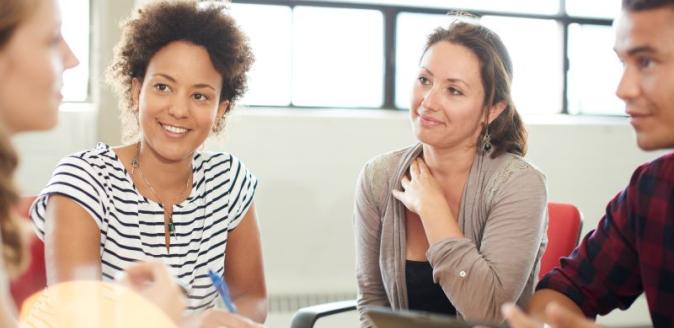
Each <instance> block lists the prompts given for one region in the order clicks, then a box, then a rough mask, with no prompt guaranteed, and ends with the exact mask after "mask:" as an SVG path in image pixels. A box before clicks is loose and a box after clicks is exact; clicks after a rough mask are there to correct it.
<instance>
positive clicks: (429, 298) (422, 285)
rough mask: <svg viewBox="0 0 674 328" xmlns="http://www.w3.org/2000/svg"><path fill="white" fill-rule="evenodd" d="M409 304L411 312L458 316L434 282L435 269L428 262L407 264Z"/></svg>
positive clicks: (408, 262)
mask: <svg viewBox="0 0 674 328" xmlns="http://www.w3.org/2000/svg"><path fill="white" fill-rule="evenodd" d="M405 277H406V284H407V303H408V305H409V309H410V310H416V311H426V312H433V313H440V314H447V315H456V309H455V308H454V306H453V305H452V303H450V302H449V300H448V299H447V296H446V295H445V292H443V291H442V288H440V285H438V284H436V283H434V282H433V268H432V267H431V264H430V263H428V262H419V261H410V260H407V261H406V262H405Z"/></svg>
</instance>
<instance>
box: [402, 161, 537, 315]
mask: <svg viewBox="0 0 674 328" xmlns="http://www.w3.org/2000/svg"><path fill="white" fill-rule="evenodd" d="M502 186H503V187H502V188H500V189H499V190H497V191H496V193H495V195H494V199H493V202H492V204H493V205H492V206H491V208H490V209H489V210H488V211H489V212H488V215H489V217H488V218H487V221H486V223H485V226H484V232H483V234H482V240H481V241H480V248H479V249H478V247H477V246H476V244H475V243H474V242H473V241H472V240H470V239H468V238H465V237H464V236H463V234H462V232H461V231H460V230H458V225H457V223H456V219H455V218H454V217H453V216H452V215H451V212H450V211H449V206H448V205H447V202H446V200H445V199H444V196H443V194H442V192H441V189H440V187H439V185H438V183H437V181H435V179H434V178H433V176H432V174H431V173H430V171H429V170H428V168H427V167H426V165H425V164H424V162H423V161H422V160H420V159H417V160H416V161H415V162H414V163H412V165H411V166H410V178H409V179H407V178H403V180H402V187H403V190H404V191H396V190H394V191H393V194H394V196H396V198H398V199H399V200H401V201H402V202H403V203H404V204H405V206H407V208H408V209H410V210H411V211H413V212H415V213H417V214H419V217H420V218H421V221H422V223H423V225H424V230H425V232H426V236H427V239H428V242H429V244H430V247H429V249H428V251H427V253H426V256H427V257H428V259H429V262H430V263H431V266H432V267H433V279H434V280H435V281H436V282H438V283H439V284H440V286H442V289H443V290H444V292H445V294H446V295H447V297H448V299H450V300H451V302H452V304H453V305H454V307H455V308H456V309H457V311H458V312H459V313H460V314H461V315H462V316H463V317H464V318H465V319H472V320H490V321H500V320H502V316H501V313H500V310H499V308H500V306H501V304H503V303H505V302H513V301H516V300H517V299H518V298H519V297H520V295H521V294H522V292H523V290H524V287H525V285H526V283H527V281H528V280H529V278H530V277H532V275H533V274H534V273H533V272H532V271H533V269H534V268H535V267H536V261H538V259H539V257H540V255H541V252H540V245H541V239H542V238H543V234H544V233H545V231H544V227H545V224H544V222H545V213H546V212H545V209H546V201H547V196H546V188H545V182H544V181H543V177H542V176H541V175H540V174H539V173H538V172H536V171H534V170H533V169H531V168H529V167H528V166H527V167H523V168H522V169H518V170H515V171H513V172H512V174H510V175H509V176H508V177H507V180H506V181H504V182H503V184H502ZM466 220H471V218H466Z"/></svg>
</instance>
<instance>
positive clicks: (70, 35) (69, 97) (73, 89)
mask: <svg viewBox="0 0 674 328" xmlns="http://www.w3.org/2000/svg"><path fill="white" fill-rule="evenodd" d="M59 6H60V8H61V19H62V20H63V22H62V27H61V28H62V32H63V37H64V38H65V39H66V41H67V42H68V45H70V48H72V50H73V52H74V53H75V56H77V59H78V60H79V61H80V64H79V65H78V66H77V67H75V68H73V69H70V70H67V71H65V73H64V74H63V89H62V93H63V101H66V102H83V101H87V100H88V99H89V67H90V66H89V49H90V46H89V40H90V37H89V30H90V28H89V24H90V21H89V17H90V15H89V13H90V10H89V0H59Z"/></svg>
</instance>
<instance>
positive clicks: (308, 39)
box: [292, 7, 384, 107]
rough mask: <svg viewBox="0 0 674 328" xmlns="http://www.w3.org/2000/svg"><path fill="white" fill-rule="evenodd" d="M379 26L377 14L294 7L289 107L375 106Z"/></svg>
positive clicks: (379, 91)
mask: <svg viewBox="0 0 674 328" xmlns="http://www.w3.org/2000/svg"><path fill="white" fill-rule="evenodd" d="M383 25H384V23H383V17H382V14H381V12H379V11H374V10H357V9H334V8H315V7H296V8H295V10H294V12H293V41H294V43H293V46H294V48H293V77H292V79H293V84H292V85H293V90H292V95H293V97H292V100H293V104H295V105H300V106H340V107H379V106H381V105H382V100H383V80H384V63H383V59H384V40H383V34H384V31H383Z"/></svg>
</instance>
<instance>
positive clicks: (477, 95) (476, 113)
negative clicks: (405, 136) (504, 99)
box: [410, 41, 502, 148]
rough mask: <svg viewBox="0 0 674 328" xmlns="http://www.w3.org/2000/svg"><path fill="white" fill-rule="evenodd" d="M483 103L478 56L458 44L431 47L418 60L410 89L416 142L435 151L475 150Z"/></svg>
mask: <svg viewBox="0 0 674 328" xmlns="http://www.w3.org/2000/svg"><path fill="white" fill-rule="evenodd" d="M483 100H484V88H483V86H482V79H481V76H480V62H479V60H478V58H477V56H475V54H473V52H471V51H470V50H469V49H468V48H466V47H464V46H461V45H456V44H453V43H450V42H446V41H440V42H437V43H435V44H433V45H432V46H430V47H429V48H428V50H427V51H426V53H425V54H424V56H423V58H422V59H421V65H420V67H419V73H418V75H417V80H416V82H415V83H414V86H413V89H412V104H411V107H410V119H411V120H412V127H413V130H414V133H415V135H416V137H417V139H418V140H419V141H420V142H421V143H424V144H427V145H431V146H434V147H438V148H455V147H460V148H475V146H476V144H477V139H478V136H479V135H480V132H481V126H482V123H483V122H484V108H483ZM501 110H502V108H501ZM499 113H500V112H499ZM496 116H498V115H491V117H492V118H494V117H496Z"/></svg>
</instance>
